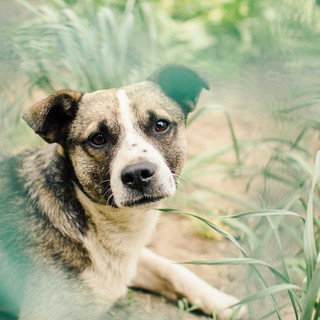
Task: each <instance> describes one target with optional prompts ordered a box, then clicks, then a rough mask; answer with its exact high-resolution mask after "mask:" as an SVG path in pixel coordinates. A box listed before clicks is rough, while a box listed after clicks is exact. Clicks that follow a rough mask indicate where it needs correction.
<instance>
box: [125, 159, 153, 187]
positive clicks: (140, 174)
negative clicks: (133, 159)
mask: <svg viewBox="0 0 320 320" xmlns="http://www.w3.org/2000/svg"><path fill="white" fill-rule="evenodd" d="M155 173H156V167H155V165H154V164H152V163H151V162H147V161H145V162H139V163H135V164H130V165H128V166H126V167H125V168H124V169H123V170H122V172H121V181H122V183H123V184H124V185H125V186H128V187H129V188H130V189H136V190H138V191H143V189H144V188H145V187H147V186H148V184H149V183H150V181H151V180H152V178H153V176H154V174H155Z"/></svg>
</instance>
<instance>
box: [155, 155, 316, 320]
mask: <svg viewBox="0 0 320 320" xmlns="http://www.w3.org/2000/svg"><path fill="white" fill-rule="evenodd" d="M319 178H320V152H318V155H317V158H316V162H315V168H314V172H313V181H312V185H311V188H310V195H309V201H308V206H307V212H306V215H305V217H302V216H300V214H298V213H295V212H290V211H283V210H276V211H271V210H264V211H254V212H246V213H241V214H237V215H234V216H231V217H230V216H226V217H219V219H230V218H232V219H240V218H247V217H251V218H253V217H255V218H257V217H266V218H267V220H268V222H269V224H270V230H269V232H268V233H267V234H265V235H264V236H263V238H262V239H261V238H259V240H257V238H256V241H255V243H254V244H253V247H252V257H250V254H249V253H248V252H247V250H245V249H244V248H243V247H242V245H241V244H240V243H239V242H238V241H237V240H236V239H235V238H234V237H233V236H232V235H231V234H230V233H229V232H227V231H225V230H224V229H222V228H221V227H220V226H218V225H216V224H214V223H212V222H211V221H208V220H206V219H204V218H202V217H200V216H198V215H195V214H192V213H188V212H182V211H178V210H175V209H162V210H161V211H163V212H167V213H178V214H185V215H188V216H192V217H193V218H196V219H199V220H200V221H202V222H203V223H205V224H207V225H208V226H210V227H211V228H212V229H213V230H215V231H216V232H218V233H220V234H221V235H223V236H224V237H225V238H226V239H228V240H229V241H231V242H232V243H233V244H234V245H235V246H236V247H237V248H238V249H239V250H240V252H241V254H242V255H243V258H224V259H216V260H202V261H187V262H181V263H184V264H206V265H247V266H248V267H249V270H250V272H249V278H248V280H250V279H251V278H252V277H253V276H254V277H256V278H257V279H258V280H259V282H260V285H262V289H260V290H258V292H255V293H251V294H250V295H249V296H248V297H246V298H244V299H243V300H241V302H240V303H239V304H250V303H253V302H255V301H256V300H259V299H262V298H265V297H269V298H270V299H271V301H272V305H273V308H274V311H273V312H268V313H267V314H266V315H261V313H258V314H256V315H253V314H250V318H252V319H253V318H254V319H267V318H270V317H272V316H274V314H276V315H277V318H278V319H281V310H282V309H283V308H284V307H285V306H286V304H284V305H279V301H280V300H278V299H276V296H275V294H276V293H278V292H283V291H287V292H288V296H289V299H290V302H291V305H292V308H293V310H294V314H295V318H296V319H302V320H309V319H313V320H316V319H318V316H319V303H320V301H319V298H320V296H319V295H320V291H319V288H320V248H319V246H317V245H316V241H315V235H316V234H319V232H320V228H319V226H315V225H314V210H313V202H314V194H315V187H316V184H317V182H318V181H319ZM285 216H292V217H297V218H299V220H302V221H304V232H303V252H304V259H305V266H306V267H305V269H304V275H305V280H304V281H303V282H302V283H301V284H300V286H298V285H296V284H294V283H293V282H292V278H291V275H290V273H289V265H288V264H287V263H286V260H285V255H284V252H283V249H282V240H281V237H280V228H281V226H280V223H281V221H282V220H283V217H285ZM271 237H273V238H274V239H275V243H276V244H277V249H278V250H279V254H280V258H281V265H280V266H279V267H275V266H273V265H272V264H270V263H268V262H266V261H264V260H261V259H257V258H256V257H257V255H259V254H260V252H261V250H263V243H264V241H265V240H266V241H270V239H271ZM301 241H302V239H301ZM273 250H275V248H274V249H273ZM259 267H260V268H261V267H265V268H267V269H268V270H269V271H270V272H271V273H272V274H273V276H274V278H275V279H276V281H277V284H275V285H270V284H269V283H268V282H269V281H268V279H269V277H268V276H266V274H265V273H262V272H261V269H260V268H259ZM251 280H252V279H251ZM259 312H261V310H260V311H259Z"/></svg>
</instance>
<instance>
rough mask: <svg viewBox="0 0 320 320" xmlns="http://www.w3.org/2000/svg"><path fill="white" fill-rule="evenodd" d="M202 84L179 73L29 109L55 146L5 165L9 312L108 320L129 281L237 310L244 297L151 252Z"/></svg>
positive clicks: (1, 225) (168, 70)
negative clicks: (162, 203)
mask: <svg viewBox="0 0 320 320" xmlns="http://www.w3.org/2000/svg"><path fill="white" fill-rule="evenodd" d="M202 88H206V89H208V88H209V87H208V84H207V82H206V81H205V80H204V79H203V78H201V77H200V76H199V75H198V74H196V73H195V72H194V71H192V70H190V69H188V68H185V67H183V66H177V65H173V66H172V65H171V66H166V67H164V68H162V69H160V70H159V71H158V72H156V73H154V74H153V75H152V76H151V77H150V78H149V79H147V80H146V81H143V82H141V83H137V84H133V85H129V86H126V87H123V88H120V89H109V90H101V91H96V92H93V93H85V94H80V93H78V92H75V91H71V90H61V91H57V92H55V93H53V94H52V95H50V96H49V97H48V98H46V99H44V100H42V101H40V102H39V103H37V104H35V105H34V106H32V107H31V108H30V109H28V110H26V112H25V113H24V115H23V118H24V119H25V121H26V122H27V123H28V125H29V126H30V127H31V128H32V129H33V130H34V131H35V132H36V133H37V134H39V135H40V136H41V137H42V138H43V139H44V140H45V141H47V142H48V143H52V144H49V145H47V146H45V147H42V148H39V149H37V150H32V151H27V152H25V153H22V154H20V155H18V156H11V157H7V158H4V159H2V161H1V163H0V164H1V168H0V169H1V171H0V179H1V180H0V181H1V189H0V195H1V204H0V209H1V211H0V310H4V311H7V312H9V313H14V314H16V315H18V316H19V318H20V319H25V320H46V319H68V320H72V319H75V320H79V319H100V318H101V319H103V318H104V319H105V318H106V315H105V312H106V311H107V310H108V308H109V307H110V306H111V305H112V303H113V302H114V301H115V300H116V299H118V298H119V297H121V296H123V295H124V294H125V293H126V290H127V286H130V285H132V286H135V287H141V288H144V289H147V290H151V291H157V292H159V293H161V294H163V295H165V296H167V297H169V298H172V299H176V298H178V297H186V298H187V299H188V300H189V302H190V303H193V304H195V303H199V302H201V303H202V309H203V311H204V312H207V313H211V312H217V313H218V314H219V315H220V317H221V318H225V317H227V316H229V315H230V314H231V313H232V309H231V308H229V307H230V306H231V305H232V304H234V303H236V302H237V300H236V299H235V298H233V297H231V296H228V295H226V294H224V293H222V292H220V291H218V290H216V289H214V288H212V287H211V286H209V285H208V284H206V283H205V282H204V281H202V280H201V279H199V278H198V277H197V276H195V275H194V274H192V273H191V272H190V271H188V270H187V269H185V268H184V267H182V266H179V265H176V264H173V263H171V262H170V261H169V260H166V259H165V258H162V257H159V256H157V255H155V254H154V253H152V252H150V251H149V250H148V249H145V248H144V246H145V244H146V243H147V241H148V239H149V238H150V236H151V234H152V232H153V229H154V226H155V224H156V222H157V219H158V215H159V213H158V211H157V210H153V209H152V208H156V207H159V201H160V200H161V199H163V198H165V197H169V196H172V195H173V194H174V192H175V189H176V179H177V176H178V174H179V173H180V171H181V168H182V166H183V162H184V160H185V152H186V141H185V132H184V131H185V122H186V118H187V115H188V113H189V112H190V111H192V110H193V109H194V107H195V105H196V102H197V99H198V96H199V94H200V92H201V90H202ZM241 313H243V310H241V311H240V314H241Z"/></svg>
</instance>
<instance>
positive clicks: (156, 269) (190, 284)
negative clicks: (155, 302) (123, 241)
mask: <svg viewBox="0 0 320 320" xmlns="http://www.w3.org/2000/svg"><path fill="white" fill-rule="evenodd" d="M132 286H133V287H136V288H142V289H146V290H149V291H153V292H157V293H160V294H161V295H163V296H165V297H167V298H169V299H171V300H176V299H178V298H182V297H185V298H186V299H187V300H188V301H189V303H190V304H192V305H196V304H200V305H201V310H202V311H204V312H205V313H207V314H212V313H216V314H217V315H218V317H219V319H228V318H229V317H230V316H231V315H232V314H233V312H234V313H235V315H236V318H237V319H238V318H241V317H242V316H244V314H245V312H246V308H245V307H244V306H242V307H241V308H240V309H239V310H238V312H236V310H233V309H231V308H230V306H232V305H233V304H235V303H237V302H238V300H237V299H236V298H234V297H232V296H230V295H227V294H225V293H223V292H221V291H219V290H218V289H215V288H214V287H212V286H210V285H209V284H208V283H206V282H205V281H203V280H202V279H200V278H199V277H198V276H196V275H195V274H194V273H192V272H191V271H189V270H188V269H187V268H185V267H183V266H181V265H178V264H175V263H174V262H172V261H170V260H168V259H166V258H163V257H161V256H159V255H156V254H155V253H153V252H152V251H150V250H148V249H143V250H142V252H141V255H140V258H139V262H138V268H137V274H136V276H135V278H134V279H133V282H132ZM233 319H235V318H233Z"/></svg>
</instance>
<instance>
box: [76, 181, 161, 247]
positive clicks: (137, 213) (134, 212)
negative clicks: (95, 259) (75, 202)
mask: <svg viewBox="0 0 320 320" xmlns="http://www.w3.org/2000/svg"><path fill="white" fill-rule="evenodd" d="M76 194H77V198H78V199H79V201H80V203H81V205H82V206H83V208H84V209H85V212H86V215H87V217H88V218H89V229H90V231H91V232H93V233H95V235H96V237H97V238H98V239H99V241H100V242H101V244H102V245H103V246H104V247H106V249H108V247H109V246H110V241H112V242H113V241H116V242H117V243H119V246H121V248H120V247H119V248H118V249H119V250H124V251H127V250H129V251H131V250H134V248H133V247H132V244H134V246H135V247H136V249H137V250H140V249H141V248H142V247H143V246H144V245H145V244H146V242H147V241H148V239H149V238H150V236H151V233H152V232H153V229H154V226H155V225H156V222H157V220H158V217H159V212H158V211H157V210H155V209H151V208H143V207H141V208H139V207H138V208H113V207H110V206H107V205H100V204H97V203H94V202H93V201H91V200H90V199H89V198H88V197H87V196H86V195H85V194H84V193H83V192H82V191H81V190H80V189H79V188H77V187H76ZM120 237H121V242H122V243H120V242H119V240H118V238H119V239H120ZM113 247H114V244H113Z"/></svg>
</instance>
